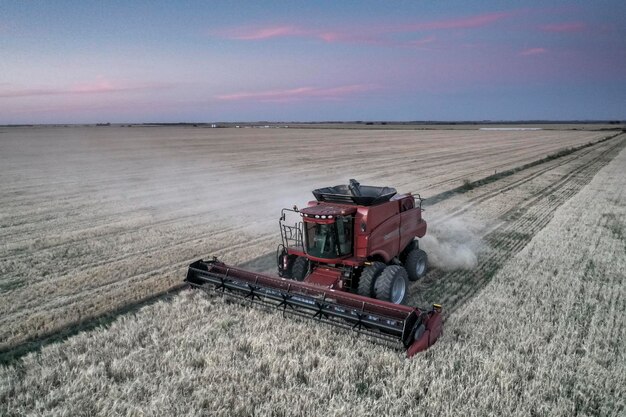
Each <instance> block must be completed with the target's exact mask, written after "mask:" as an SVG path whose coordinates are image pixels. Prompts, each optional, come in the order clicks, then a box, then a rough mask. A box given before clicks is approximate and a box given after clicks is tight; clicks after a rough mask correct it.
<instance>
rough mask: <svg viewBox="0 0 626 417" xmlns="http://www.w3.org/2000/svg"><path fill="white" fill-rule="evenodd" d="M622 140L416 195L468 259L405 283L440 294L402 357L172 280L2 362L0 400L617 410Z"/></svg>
mask: <svg viewBox="0 0 626 417" xmlns="http://www.w3.org/2000/svg"><path fill="white" fill-rule="evenodd" d="M625 142H626V141H625V140H624V138H623V135H622V137H618V138H616V139H614V140H611V141H607V142H604V143H602V144H599V145H594V146H593V147H590V148H586V149H584V150H581V151H578V152H575V153H573V154H571V155H569V156H566V157H563V158H559V159H555V160H554V161H549V162H546V164H542V165H538V166H536V167H533V168H531V169H529V170H527V171H525V172H519V173H516V174H514V175H512V176H510V177H507V178H506V179H503V180H502V181H496V182H493V183H491V184H488V185H485V186H484V187H479V188H477V189H475V190H471V191H469V192H468V193H465V194H463V195H457V196H453V197H451V198H450V199H447V200H445V201H442V202H440V203H438V204H437V205H435V206H433V207H431V209H433V208H434V207H438V208H440V209H441V211H442V212H445V214H441V215H439V216H438V217H437V218H436V220H435V221H433V230H432V231H431V232H432V233H433V234H437V231H438V230H439V231H440V233H439V234H438V235H439V236H443V235H444V234H443V232H444V231H445V227H444V226H445V225H446V223H447V222H446V219H447V218H459V216H464V217H462V218H463V219H466V220H467V219H472V220H474V221H473V222H472V224H478V223H479V222H480V228H478V229H477V230H475V232H477V233H479V234H480V236H481V237H482V243H484V244H485V246H486V247H485V248H484V249H483V250H481V251H480V252H478V258H477V260H476V262H477V264H476V265H475V268H476V269H478V270H481V271H483V272H484V273H483V274H478V273H477V272H475V270H472V271H458V270H455V271H449V272H446V271H442V270H435V271H433V272H432V273H431V274H429V276H428V277H427V280H426V282H424V283H418V284H419V285H421V286H423V288H422V287H420V289H422V290H423V291H426V292H427V294H430V296H434V295H435V294H440V295H444V294H448V296H449V297H450V299H448V300H447V304H448V305H450V306H452V307H453V308H452V309H451V311H449V314H448V318H447V321H446V324H445V333H444V336H443V337H442V338H441V339H440V341H439V342H438V343H437V344H436V345H435V346H434V347H433V348H431V349H430V350H428V351H427V352H425V353H423V354H420V355H418V356H417V357H415V358H414V359H412V360H406V359H404V358H403V356H402V353H400V352H395V351H392V350H389V349H387V348H385V347H382V346H377V345H375V344H372V343H370V342H368V341H366V340H363V339H360V338H358V337H355V336H354V335H352V334H350V333H346V332H341V331H336V330H333V329H329V328H327V327H324V326H319V325H316V324H315V323H312V322H300V321H298V320H294V319H291V318H283V317H282V316H281V315H280V314H276V313H273V312H266V311H264V310H260V309H257V308H249V307H245V306H243V307H242V306H241V305H239V304H236V303H230V302H229V301H228V300H224V299H221V298H216V297H213V296H209V295H206V294H204V293H203V292H200V291H191V290H185V291H182V292H181V293H179V294H178V295H171V296H170V297H168V298H166V299H164V300H162V301H159V302H157V303H154V304H152V305H148V306H145V307H143V308H142V309H141V310H139V311H138V312H136V313H133V314H127V315H123V316H120V317H119V318H118V319H117V320H115V321H114V322H113V323H111V324H110V325H109V326H108V327H102V328H98V329H96V330H94V331H90V332H83V333H81V334H79V335H77V336H74V337H71V338H69V339H68V340H66V341H64V342H62V343H55V344H51V345H49V346H46V347H44V348H43V349H42V350H41V352H38V353H37V352H34V353H31V354H29V355H27V356H25V357H24V358H22V359H21V360H20V361H19V362H17V363H14V364H13V365H10V366H3V367H1V368H0V414H3V415H9V416H10V415H46V416H50V415H94V414H101V415H120V414H123V415H198V416H200V415H210V416H222V415H223V416H231V415H241V416H248V415H257V416H264V415H268V416H269V415H272V416H274V415H285V416H287V415H289V416H292V415H296V416H299V415H302V416H313V415H371V416H379V415H415V414H419V415H437V416H456V415H468V416H486V415H494V416H500V415H519V416H528V415H545V416H548V415H549V416H572V415H590V416H592V415H609V416H613V415H614V416H619V415H623V414H624V412H625V407H626V390H625V389H624V387H625V386H626V377H625V375H626V366H625V364H626V357H625V356H626V349H625V347H624V344H623V340H624V339H625V336H626V334H625V333H626V327H625V322H624V318H623V317H624V310H625V307H626V306H625V305H624V300H625V299H626V298H625V294H624V278H625V277H626V263H625V262H624V259H626V257H625V256H624V255H626V227H625V225H626V191H625V190H624V187H623V179H624V178H625V177H626V151H624V150H623V149H624V146H625ZM500 162H501V161H500ZM415 187H416V188H418V187H417V184H416V185H415ZM524 204H526V205H527V206H524ZM426 213H428V211H427V212H426ZM516 233H517V234H516ZM237 260H238V261H245V260H246V259H237ZM493 265H495V267H494V266H493ZM490 268H495V269H494V270H491V269H490ZM457 275H462V276H463V277H464V279H462V278H459V277H458V276H457ZM429 280H430V281H431V282H429ZM467 281H469V283H470V284H471V285H470V284H467ZM483 281H485V282H483ZM468 285H469V286H470V287H471V288H469V289H472V290H474V292H473V293H472V292H471V291H470V292H469V296H467V297H464V296H463V294H466V293H467V292H468V290H469V289H468V288H466V286H468ZM429 291H430V293H429ZM454 295H457V297H455V296H454ZM427 298H428V297H427ZM444 308H445V306H444Z"/></svg>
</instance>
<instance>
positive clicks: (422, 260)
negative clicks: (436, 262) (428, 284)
mask: <svg viewBox="0 0 626 417" xmlns="http://www.w3.org/2000/svg"><path fill="white" fill-rule="evenodd" d="M404 267H405V268H406V272H407V273H408V274H409V279H410V280H411V281H417V280H418V279H420V278H421V277H423V276H424V275H426V269H427V267H428V256H427V255H426V252H424V251H423V250H421V249H413V250H412V251H411V252H409V254H408V255H407V256H406V262H405V263H404Z"/></svg>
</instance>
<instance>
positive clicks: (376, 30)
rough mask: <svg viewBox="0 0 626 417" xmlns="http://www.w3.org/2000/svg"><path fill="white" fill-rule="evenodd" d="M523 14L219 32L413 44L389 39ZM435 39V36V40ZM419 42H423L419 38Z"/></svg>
mask: <svg viewBox="0 0 626 417" xmlns="http://www.w3.org/2000/svg"><path fill="white" fill-rule="evenodd" d="M521 13H523V12H522V11H517V10H516V11H503V12H492V13H483V14H478V15H473V16H467V17H461V18H457V19H447V20H435V21H425V22H418V23H414V24H407V25H393V26H378V27H372V26H368V27H360V28H359V27H355V28H352V29H345V28H341V29H338V30H334V29H323V30H322V29H307V28H303V27H297V26H292V25H276V26H267V27H261V28H255V29H250V28H248V27H240V28H230V29H225V30H222V31H219V32H217V33H216V35H218V36H221V37H224V38H226V39H235V40H266V39H272V38H293V37H299V38H309V39H318V40H323V41H324V42H329V43H332V42H341V43H361V44H370V45H387V46H407V45H408V46H411V45H416V43H415V42H408V43H407V42H398V41H394V40H391V39H389V38H388V37H389V36H390V35H393V34H394V33H411V32H421V31H435V30H459V29H476V28H481V27H485V26H489V25H491V24H494V23H497V22H499V21H501V20H504V19H508V18H511V17H514V16H516V15H519V14H521ZM433 40H434V39H433ZM417 42H418V43H417V44H419V42H420V41H417Z"/></svg>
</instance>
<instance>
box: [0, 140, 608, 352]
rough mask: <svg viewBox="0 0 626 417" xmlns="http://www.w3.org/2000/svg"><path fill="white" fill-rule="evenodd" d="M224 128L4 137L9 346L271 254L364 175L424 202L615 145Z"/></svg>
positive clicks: (2, 295) (4, 312)
mask: <svg viewBox="0 0 626 417" xmlns="http://www.w3.org/2000/svg"><path fill="white" fill-rule="evenodd" d="M222 132H223V133H222ZM222 132H219V133H215V130H213V131H211V130H206V129H204V130H203V129H168V128H163V129H149V128H146V129H111V130H103V129H100V130H98V129H94V128H90V129H77V128H74V129H41V130H37V131H34V132H33V131H29V130H16V131H9V133H8V134H7V132H6V131H5V132H3V133H2V136H0V138H1V141H0V144H1V146H2V148H3V149H2V150H3V152H2V153H0V155H2V156H1V158H2V166H3V177H4V178H5V180H4V181H3V183H2V192H3V195H4V196H7V197H6V198H4V199H3V202H2V212H1V213H0V226H1V227H0V238H1V239H2V242H3V244H2V247H1V250H2V252H3V253H2V255H3V256H2V260H1V261H0V273H2V280H1V282H0V300H1V301H3V302H2V303H0V305H1V306H2V307H0V317H2V318H1V319H0V348H6V347H8V346H11V345H14V344H16V343H19V342H21V341H24V340H26V339H28V338H31V337H39V336H43V335H46V334H50V333H53V332H55V331H56V330H58V329H61V328H63V327H65V326H69V325H72V324H75V323H78V322H81V321H84V320H88V319H89V318H90V317H94V316H98V315H100V314H103V313H106V312H107V311H111V310H116V309H118V308H120V307H122V306H124V305H127V304H129V303H133V302H138V301H140V300H142V299H144V298H147V297H150V296H151V295H152V294H155V293H158V292H161V291H163V290H166V289H167V288H170V287H171V286H172V285H175V284H176V283H178V282H179V281H180V280H181V277H182V276H183V275H184V269H185V266H186V265H187V264H188V263H189V262H190V261H191V260H193V259H195V258H197V257H199V256H202V255H206V254H209V253H210V254H215V255H218V256H221V257H223V258H225V259H226V260H228V261H230V262H235V263H243V262H246V261H250V260H252V259H254V258H255V257H258V256H261V255H263V254H265V253H267V252H268V251H271V250H272V249H273V247H274V245H275V242H276V231H275V218H276V214H277V213H278V209H279V208H280V207H282V206H290V205H291V204H292V203H293V202H301V201H305V200H307V199H308V198H309V197H308V193H309V190H310V189H312V188H314V187H316V186H319V185H320V184H327V183H335V182H341V181H345V179H347V177H357V178H359V179H360V180H361V181H362V182H364V183H367V182H371V183H382V182H384V183H389V184H393V185H395V186H396V187H397V188H398V189H400V190H406V189H408V190H411V191H420V192H422V193H423V194H426V195H428V194H429V193H435V192H437V191H439V190H445V189H446V187H450V186H451V185H452V184H454V185H455V186H456V185H458V181H459V179H461V178H468V177H469V178H480V177H481V176H484V175H486V174H489V173H492V172H493V171H494V170H500V169H506V168H510V167H514V166H518V165H520V164H523V163H526V162H528V161H532V160H533V159H537V158H538V157H543V156H545V155H546V154H548V153H550V152H553V151H555V150H558V149H561V148H563V147H565V146H573V145H578V144H581V143H586V142H588V141H591V140H597V139H600V138H602V137H605V136H606V135H607V134H606V133H598V132H541V133H536V132H533V133H529V132H476V131H468V132H460V133H456V132H455V133H454V134H451V133H450V132H386V133H385V140H379V137H380V135H381V134H380V132H364V131H354V132H346V131H323V132H322V131H288V132H287V131H285V130H280V131H278V130H276V131H271V132H268V131H261V130H246V131H243V130H228V131H222ZM242 132H244V133H242ZM294 132H295V133H294ZM11 135H14V136H11ZM320 155H322V157H320ZM353 161H359V162H360V163H359V164H358V165H356V166H355V165H354V162H353ZM451 164H454V166H455V167H456V169H455V170H454V171H452V170H449V169H448V166H450V165H451ZM372 167H375V169H372ZM343 177H346V178H345V179H343ZM9 300H11V301H10V302H9Z"/></svg>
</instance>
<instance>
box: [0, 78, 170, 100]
mask: <svg viewBox="0 0 626 417" xmlns="http://www.w3.org/2000/svg"><path fill="white" fill-rule="evenodd" d="M170 86H171V84H166V83H144V84H134V85H133V84H126V85H114V84H113V83H111V82H110V81H107V80H104V79H100V80H98V81H96V82H93V83H86V84H75V85H73V86H70V87H67V88H21V89H12V90H11V89H2V90H0V98H17V97H33V96H59V95H81V94H103V93H119V92H126V91H140V90H155V89H162V88H167V87H170Z"/></svg>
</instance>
